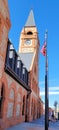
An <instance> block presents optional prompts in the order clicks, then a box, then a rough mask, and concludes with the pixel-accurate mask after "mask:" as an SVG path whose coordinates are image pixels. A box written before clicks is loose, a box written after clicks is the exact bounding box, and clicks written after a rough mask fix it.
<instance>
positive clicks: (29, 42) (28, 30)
mask: <svg viewBox="0 0 59 130" xmlns="http://www.w3.org/2000/svg"><path fill="white" fill-rule="evenodd" d="M38 44H39V42H38V32H37V28H36V25H35V20H34V14H33V10H31V11H30V13H29V16H28V19H27V22H26V24H25V26H24V28H23V29H22V32H21V35H20V42H19V53H30V52H31V53H33V52H35V51H36V48H37V47H38Z"/></svg>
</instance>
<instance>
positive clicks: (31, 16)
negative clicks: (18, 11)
mask: <svg viewBox="0 0 59 130" xmlns="http://www.w3.org/2000/svg"><path fill="white" fill-rule="evenodd" d="M33 26H36V25H35V20H34V14H33V10H32V9H31V11H30V13H29V16H28V19H27V22H26V24H25V27H33Z"/></svg>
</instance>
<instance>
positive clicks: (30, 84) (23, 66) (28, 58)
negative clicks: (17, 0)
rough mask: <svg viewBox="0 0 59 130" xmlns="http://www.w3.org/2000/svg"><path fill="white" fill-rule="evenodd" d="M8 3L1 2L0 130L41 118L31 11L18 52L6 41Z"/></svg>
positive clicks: (37, 44) (36, 51)
mask: <svg viewBox="0 0 59 130" xmlns="http://www.w3.org/2000/svg"><path fill="white" fill-rule="evenodd" d="M10 26H11V24H10V18H9V10H8V2H7V0H4V1H2V0H1V1H0V128H6V127H10V126H12V125H15V124H17V123H20V122H23V121H31V120H33V119H36V118H39V116H40V113H41V115H42V110H41V109H43V108H42V107H41V102H40V101H39V86H38V60H39V46H40V44H39V39H38V32H37V28H36V25H35V20H34V15H33V11H32V10H31V11H30V14H29V17H28V19H27V22H26V24H25V26H24V28H23V29H22V31H21V35H20V41H19V49H18V52H16V50H15V49H14V47H13V44H12V43H11V42H10V40H9V39H8V32H9V29H10Z"/></svg>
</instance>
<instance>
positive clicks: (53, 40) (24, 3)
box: [8, 0, 59, 106]
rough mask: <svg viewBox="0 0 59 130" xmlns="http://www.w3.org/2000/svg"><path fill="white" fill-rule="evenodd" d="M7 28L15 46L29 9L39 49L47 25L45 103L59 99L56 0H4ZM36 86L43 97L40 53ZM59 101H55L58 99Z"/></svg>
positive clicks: (57, 4) (43, 59) (58, 31)
mask: <svg viewBox="0 0 59 130" xmlns="http://www.w3.org/2000/svg"><path fill="white" fill-rule="evenodd" d="M8 4H9V11H10V20H11V29H10V32H9V38H10V39H11V41H12V43H13V45H14V47H15V49H16V50H18V45H19V36H20V33H21V30H22V28H23V27H24V25H25V23H26V20H27V18H28V15H29V12H30V10H31V9H33V12H34V17H35V22H36V26H37V29H38V34H39V39H40V49H41V47H42V45H43V43H44V34H45V30H46V29H48V62H49V76H48V77H49V78H48V79H49V105H50V106H53V105H54V101H56V100H57V101H58V100H59V0H12V1H11V0H8ZM39 69H40V71H39V72H40V73H39V86H40V91H41V97H42V100H43V101H44V91H45V90H44V88H45V87H44V78H45V57H44V56H42V54H40V60H39ZM58 103H59V101H58Z"/></svg>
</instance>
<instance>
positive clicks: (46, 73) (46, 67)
mask: <svg viewBox="0 0 59 130" xmlns="http://www.w3.org/2000/svg"><path fill="white" fill-rule="evenodd" d="M47 35H48V31H47V30H46V34H45V41H46V61H45V130H48V125H49V123H48V116H49V112H48V55H47Z"/></svg>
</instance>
